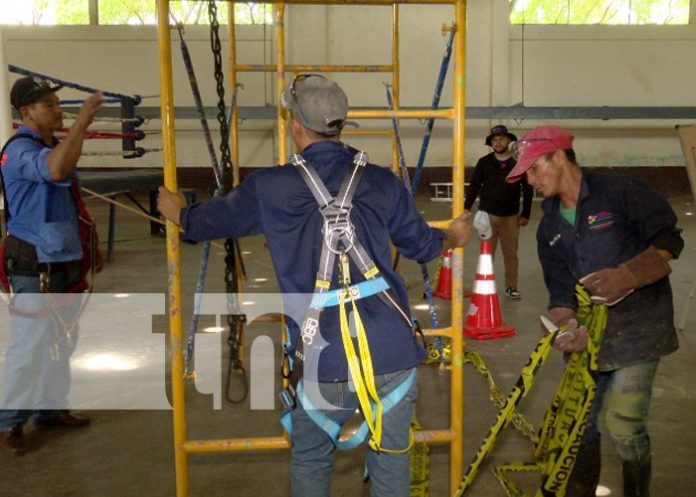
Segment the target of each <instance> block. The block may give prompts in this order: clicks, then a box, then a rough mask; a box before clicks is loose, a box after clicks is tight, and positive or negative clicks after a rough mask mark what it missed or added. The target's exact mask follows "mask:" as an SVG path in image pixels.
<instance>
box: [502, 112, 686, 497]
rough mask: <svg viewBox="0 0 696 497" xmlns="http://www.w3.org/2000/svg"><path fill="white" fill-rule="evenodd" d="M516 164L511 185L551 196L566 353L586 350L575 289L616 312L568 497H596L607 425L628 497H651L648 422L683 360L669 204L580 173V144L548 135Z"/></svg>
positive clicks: (622, 182)
mask: <svg viewBox="0 0 696 497" xmlns="http://www.w3.org/2000/svg"><path fill="white" fill-rule="evenodd" d="M517 150H518V157H517V165H516V166H515V168H514V169H513V170H512V172H511V173H510V175H509V176H508V181H517V180H518V179H520V178H521V177H522V176H523V175H525V174H526V176H527V181H528V182H529V184H530V185H531V186H532V187H534V188H535V189H536V191H537V192H539V193H540V194H541V195H543V196H544V197H545V200H544V203H543V204H542V209H543V211H544V216H543V218H542V219H541V222H540V223H539V229H538V231H537V241H538V251H539V260H540V262H541V266H542V269H543V272H544V281H545V282H546V287H547V289H548V291H549V295H550V299H549V306H548V313H549V317H550V319H551V321H553V322H554V323H555V324H556V325H557V326H561V325H566V324H567V326H568V331H569V333H567V334H564V335H563V337H564V341H563V342H562V343H559V344H556V346H557V347H558V348H560V349H561V350H564V351H566V352H574V351H579V350H583V349H584V348H585V346H586V344H587V330H586V329H584V327H583V326H580V327H578V323H577V320H576V311H577V308H578V303H577V301H576V298H575V291H574V288H575V284H576V282H578V281H581V282H582V283H583V284H584V286H585V288H586V289H587V290H588V292H589V293H590V295H591V300H592V301H593V302H595V303H602V304H607V305H608V306H609V310H608V315H607V324H606V329H605V330H604V335H603V339H602V344H601V347H600V351H599V356H598V366H599V376H598V378H597V395H596V397H595V400H594V403H593V405H592V409H591V411H590V414H589V419H588V422H587V427H586V430H585V434H584V438H583V441H582V443H581V444H580V448H579V451H578V454H577V456H576V461H575V467H574V469H573V472H572V474H571V476H570V478H569V479H568V487H567V491H566V496H567V497H594V495H595V490H596V488H597V484H598V482H599V474H600V468H601V450H600V438H599V437H600V435H599V431H598V417H599V414H600V412H601V410H602V408H603V407H604V408H605V409H604V410H605V419H606V425H607V429H608V431H609V434H610V436H611V439H612V442H613V443H614V447H615V448H616V452H617V453H618V455H619V457H620V458H621V462H622V467H623V486H624V490H623V495H624V497H649V486H650V472H651V453H650V438H649V436H648V432H647V426H646V422H647V416H648V410H649V407H650V397H651V392H652V384H653V380H654V378H655V372H656V370H657V366H658V364H659V362H660V359H661V358H662V357H664V356H666V355H667V354H670V353H672V352H674V351H675V350H676V349H677V347H678V343H677V335H676V331H675V328H674V322H673V319H674V316H673V307H672V289H671V287H670V283H669V278H668V276H669V274H670V272H671V269H670V265H669V264H668V261H669V260H670V259H676V258H677V257H678V256H679V254H680V252H681V250H682V248H683V246H684V242H683V240H682V238H681V236H680V230H679V229H678V228H677V227H676V223H677V217H676V215H675V214H674V211H673V210H672V208H671V207H670V206H669V204H668V203H667V201H666V200H665V199H664V198H663V197H662V196H661V195H659V194H657V193H656V192H654V191H652V190H650V189H648V188H647V187H646V186H645V185H643V184H642V183H640V182H638V181H636V180H634V179H632V178H629V177H626V176H620V175H608V174H599V173H594V172H590V171H588V170H586V169H581V168H580V167H579V166H578V164H577V162H576V159H575V151H574V150H573V135H572V133H571V132H570V131H568V130H566V129H564V128H561V127H558V126H539V127H538V128H535V129H533V130H532V131H530V132H529V133H527V134H525V135H524V136H523V137H522V140H520V141H519V142H518V148H517Z"/></svg>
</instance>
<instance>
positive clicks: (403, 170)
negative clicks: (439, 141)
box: [386, 85, 411, 189]
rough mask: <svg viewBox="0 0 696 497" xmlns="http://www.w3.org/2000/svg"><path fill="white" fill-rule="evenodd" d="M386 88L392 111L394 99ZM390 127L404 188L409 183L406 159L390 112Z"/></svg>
mask: <svg viewBox="0 0 696 497" xmlns="http://www.w3.org/2000/svg"><path fill="white" fill-rule="evenodd" d="M386 88H387V102H388V103H389V110H391V111H393V110H394V101H393V100H392V94H391V91H390V90H389V85H386ZM391 121H392V127H393V128H394V136H395V137H396V145H397V147H398V149H399V167H400V168H401V179H402V180H403V181H404V185H406V189H408V188H409V186H410V185H411V182H410V181H409V179H408V168H407V167H406V159H405V158H404V148H403V146H402V145H401V135H400V134H399V123H398V122H396V116H394V115H393V114H392V118H391Z"/></svg>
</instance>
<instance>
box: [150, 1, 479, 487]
mask: <svg viewBox="0 0 696 497" xmlns="http://www.w3.org/2000/svg"><path fill="white" fill-rule="evenodd" d="M266 1H267V3H273V4H274V12H275V29H276V56H277V63H276V64H275V65H256V64H237V62H236V59H237V50H236V34H235V25H234V7H233V5H234V4H233V3H231V8H230V9H229V12H230V14H229V19H228V21H229V22H228V29H229V53H230V55H229V62H230V64H229V65H230V72H229V79H230V83H229V87H230V88H231V89H232V91H234V90H235V89H236V87H237V72H245V71H247V72H248V71H269V72H271V71H275V72H276V76H277V92H276V94H277V95H280V93H281V91H282V89H283V88H284V86H285V74H286V72H391V73H392V87H393V100H394V109H393V111H389V110H377V109H360V110H353V111H351V112H350V113H349V114H348V117H350V118H353V119H391V118H393V117H395V118H397V119H424V118H430V117H433V118H441V119H450V120H452V121H453V127H452V128H453V129H452V135H453V170H452V199H453V203H452V214H453V217H456V216H459V215H461V214H462V213H463V212H464V167H465V163H464V159H465V151H464V145H465V142H464V139H465V118H466V116H465V110H466V88H465V83H466V78H465V72H466V0H334V1H331V0H284V1H280V0H266ZM169 2H170V0H157V13H158V15H157V39H158V56H159V75H160V93H161V95H162V100H161V115H162V142H163V159H164V184H165V186H166V187H167V188H168V189H170V190H174V191H175V190H177V181H176V145H175V136H174V131H175V117H174V95H173V78H172V49H171V32H170V30H171V26H170V24H169V18H170V11H169ZM287 4H317V5H383V6H389V5H391V6H392V9H393V15H392V59H393V60H392V64H391V65H372V66H358V65H286V64H285V26H284V18H285V6H286V5H287ZM399 4H450V5H453V7H454V10H455V25H454V28H453V29H455V31H456V33H455V37H454V71H453V73H454V85H453V90H454V92H453V93H454V94H453V107H451V108H448V109H438V110H432V109H429V108H423V109H408V110H404V109H401V108H400V102H399V88H400V85H399V83H400V81H399ZM277 119H278V125H277V128H278V156H279V159H281V162H282V159H283V158H285V157H287V149H286V136H287V133H286V123H285V116H284V111H283V109H282V108H281V107H280V106H278V114H277ZM238 133H239V126H238V113H237V109H236V108H234V109H233V115H232V120H231V127H230V148H231V150H232V153H233V157H232V158H233V163H234V164H235V170H234V179H235V182H238V180H239V171H238V165H239V146H238V144H239V138H238ZM378 133H379V134H384V132H381V133H380V132H378ZM392 143H393V146H392V165H394V166H395V167H396V165H397V164H398V150H397V146H396V142H395V141H393V142H392ZM430 224H431V225H433V226H436V227H442V228H445V227H446V226H447V224H448V221H436V222H432V223H430ZM463 260H464V250H463V249H462V248H458V249H455V250H454V251H453V260H452V271H453V276H452V293H453V295H454V297H453V298H452V323H451V325H450V327H448V328H441V329H436V330H434V329H431V330H425V331H426V334H428V335H440V336H445V337H449V338H450V339H451V341H452V365H451V369H450V373H451V375H452V378H451V384H450V385H451V387H450V390H451V405H450V425H449V427H448V428H445V429H438V430H422V431H419V432H417V433H416V440H417V441H419V442H426V443H448V444H449V445H450V494H454V493H455V492H456V490H457V487H458V484H459V481H460V480H461V478H462V436H463V430H462V401H463V338H462V332H461V330H462V328H463V324H464V320H463V284H462V274H463V271H462V267H463ZM167 264H168V274H169V280H168V294H169V309H168V314H169V328H170V347H171V353H172V365H171V384H172V404H173V408H174V411H173V423H174V461H175V472H176V494H177V497H188V495H189V491H188V455H189V454H191V453H196V452H223V451H251V450H281V449H288V448H289V447H290V443H289V441H288V439H287V437H285V436H277V437H254V438H236V439H219V440H188V439H187V434H186V405H185V394H184V386H185V378H184V355H183V353H184V350H183V343H184V337H183V327H182V315H181V309H182V294H181V274H180V264H181V261H180V246H179V229H178V227H177V226H176V225H175V224H173V223H171V222H169V221H167Z"/></svg>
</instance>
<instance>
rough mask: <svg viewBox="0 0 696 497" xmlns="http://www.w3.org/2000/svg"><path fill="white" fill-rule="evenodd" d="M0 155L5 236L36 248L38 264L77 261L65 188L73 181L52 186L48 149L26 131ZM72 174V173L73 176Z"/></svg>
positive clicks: (72, 209)
mask: <svg viewBox="0 0 696 497" xmlns="http://www.w3.org/2000/svg"><path fill="white" fill-rule="evenodd" d="M17 133H21V134H27V135H31V136H32V137H34V139H31V138H18V139H16V140H14V141H13V142H12V143H10V144H9V145H8V147H7V149H6V150H5V153H6V158H5V161H4V164H3V166H2V177H3V180H4V182H5V194H6V195H7V208H8V209H9V213H10V219H9V221H8V223H7V231H8V232H9V233H10V234H11V235H13V236H15V237H17V238H19V239H20V240H24V241H25V242H27V243H30V244H31V245H33V246H34V247H35V248H36V254H37V256H38V259H39V262H67V261H74V260H79V259H81V258H82V245H81V244H80V234H79V231H78V217H77V207H76V206H75V200H74V199H73V196H72V192H71V190H70V186H71V183H72V179H73V175H72V174H71V175H70V176H68V177H67V178H65V179H64V180H60V181H56V180H54V179H53V178H52V177H51V173H50V170H49V168H48V162H47V159H46V157H47V155H48V153H49V152H50V151H51V149H52V147H53V146H54V144H51V145H50V146H47V145H45V144H44V142H43V139H42V138H41V136H39V135H38V134H37V133H35V132H34V131H32V130H30V129H29V128H27V127H26V126H20V127H19V130H18V131H17ZM73 174H74V173H73Z"/></svg>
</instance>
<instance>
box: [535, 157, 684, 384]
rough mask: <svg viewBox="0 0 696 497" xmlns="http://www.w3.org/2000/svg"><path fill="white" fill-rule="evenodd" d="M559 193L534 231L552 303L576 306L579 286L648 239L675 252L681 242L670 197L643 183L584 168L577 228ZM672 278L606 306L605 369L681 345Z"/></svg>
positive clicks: (548, 202)
mask: <svg viewBox="0 0 696 497" xmlns="http://www.w3.org/2000/svg"><path fill="white" fill-rule="evenodd" d="M559 203H560V199H559V198H558V197H554V198H549V199H546V200H544V202H543V204H542V209H543V211H544V216H543V218H542V219H541V221H540V224H539V229H538V231H537V242H538V251H539V260H540V262H541V265H542V268H543V271H544V281H545V282H546V287H547V288H548V290H549V294H550V303H549V308H552V307H569V308H577V302H576V299H575V291H574V288H575V284H576V283H577V281H578V280H579V279H580V278H582V277H583V276H586V275H588V274H590V273H593V272H595V271H599V270H600V269H604V268H610V267H616V266H618V265H620V264H621V263H623V262H626V261H628V260H630V259H632V258H633V257H635V256H636V255H638V254H639V253H641V252H643V251H644V250H646V249H647V248H648V247H649V246H650V245H653V246H654V247H655V248H657V249H664V250H668V251H669V252H671V253H672V255H673V256H674V258H677V257H679V254H680V252H681V250H682V248H683V246H684V242H683V240H682V238H681V236H680V234H679V230H678V229H677V228H676V224H677V216H676V215H675V213H674V211H673V210H672V208H671V207H670V206H669V204H668V203H667V201H666V200H665V199H664V197H662V196H661V195H659V194H658V193H656V192H654V191H652V190H650V189H649V188H647V187H646V186H645V185H643V184H642V183H641V182H639V181H637V180H635V179H633V178H629V177H626V176H620V175H609V174H599V173H590V172H587V171H585V170H584V171H583V178H582V183H581V187H580V195H579V199H578V204H577V207H576V218H575V226H572V225H571V224H570V223H568V221H566V220H565V219H564V218H563V217H562V216H561V214H560V212H559ZM673 314H674V312H673V308H672V290H671V287H670V284H669V278H667V277H665V278H663V279H661V280H660V281H658V282H656V283H654V284H652V285H648V286H645V287H643V288H640V289H638V290H636V291H635V292H633V293H632V294H630V295H629V296H628V297H626V298H625V299H624V300H622V301H621V302H619V303H618V304H616V305H614V306H611V307H610V308H609V314H608V319H607V327H606V330H605V335H604V340H603V342H602V347H601V349H600V353H599V366H600V370H602V371H611V370H614V369H617V368H620V367H624V366H628V365H631V364H636V363H639V362H642V361H646V360H651V359H657V358H659V357H662V356H664V355H666V354H669V353H671V352H673V351H674V350H676V349H677V347H678V342H677V336H676V332H675V329H674V322H673V319H674V317H673Z"/></svg>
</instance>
